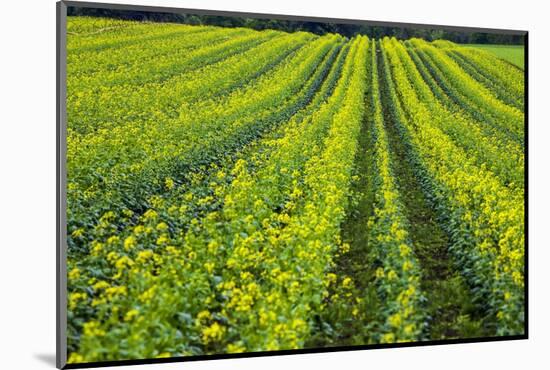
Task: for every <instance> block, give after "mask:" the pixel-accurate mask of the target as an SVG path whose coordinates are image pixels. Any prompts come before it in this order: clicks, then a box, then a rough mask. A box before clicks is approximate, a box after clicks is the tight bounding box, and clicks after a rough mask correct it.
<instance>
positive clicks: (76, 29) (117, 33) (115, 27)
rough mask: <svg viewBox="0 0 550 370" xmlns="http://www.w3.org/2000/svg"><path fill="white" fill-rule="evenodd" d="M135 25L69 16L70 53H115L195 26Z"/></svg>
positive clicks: (126, 22) (68, 46)
mask: <svg viewBox="0 0 550 370" xmlns="http://www.w3.org/2000/svg"><path fill="white" fill-rule="evenodd" d="M152 26H153V25H152V24H151V23H148V22H132V21H123V20H115V19H108V18H92V17H68V18H67V36H68V37H67V51H73V52H79V53H96V52H98V51H102V50H108V49H111V50H116V49H119V48H122V47H126V46H130V45H134V44H138V43H140V42H144V41H152V40H156V39H162V38H164V37H166V36H167V35H170V34H173V33H181V32H182V31H183V30H187V29H192V28H193V26H187V25H181V24H173V23H155V24H154V27H152Z"/></svg>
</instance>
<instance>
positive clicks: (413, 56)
mask: <svg viewBox="0 0 550 370" xmlns="http://www.w3.org/2000/svg"><path fill="white" fill-rule="evenodd" d="M433 21H434V22H437V19H434V20H433ZM526 56H527V32H525V31H513V30H491V29H475V28H460V27H451V26H435V25H434V26H432V25H415V24H401V23H387V22H374V21H361V20H344V19H323V18H308V17H298V16H284V15H266V14H248V13H230V12H219V11H213V10H190V9H175V8H153V7H144V6H133V5H112V4H98V3H85V2H60V3H58V215H57V216H58V230H57V232H58V318H57V319H58V338H57V339H58V344H57V345H58V367H60V368H63V367H66V368H75V367H87V366H103V365H105V366H106V365H113V364H139V363H153V362H167V361H185V360H197V359H203V360H207V359H214V358H231V357H236V356H241V357H242V356H259V355H277V354H292V353H309V352H324V351H340V350H356V349H370V348H385V347H402V346H411V345H428V344H430V345H431V344H449V343H464V342H480V341H491V340H509V339H525V338H527V317H526V313H527V310H526V305H527V288H526V287H527V280H526V261H527V260H526V255H527V250H526V247H527V244H526V240H527V235H526V206H527V202H526V195H527V161H526V160H527V157H526V155H527V144H528V143H527V89H526V87H527V60H526Z"/></svg>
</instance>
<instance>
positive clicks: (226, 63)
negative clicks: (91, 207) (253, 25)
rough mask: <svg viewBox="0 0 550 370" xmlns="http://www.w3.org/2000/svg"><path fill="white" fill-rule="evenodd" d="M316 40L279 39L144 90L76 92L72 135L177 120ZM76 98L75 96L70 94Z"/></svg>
mask: <svg viewBox="0 0 550 370" xmlns="http://www.w3.org/2000/svg"><path fill="white" fill-rule="evenodd" d="M308 41H311V36H308V35H307V34H303V33H302V34H293V35H290V36H287V37H278V38H273V39H271V40H269V41H266V42H264V43H262V44H260V45H258V46H255V47H252V48H251V49H248V50H246V51H244V52H243V53H238V54H235V55H232V56H230V57H228V58H227V59H224V60H221V61H218V62H217V63H214V64H205V65H204V66H201V68H199V69H198V70H194V71H192V72H188V73H182V74H180V75H178V76H175V77H173V78H171V79H169V80H167V81H162V82H157V83H148V84H146V85H142V86H136V87H129V86H127V85H119V86H112V87H108V88H105V89H100V90H84V91H82V90H81V89H79V88H75V89H76V92H75V93H74V94H69V97H68V114H69V127H70V129H71V130H72V131H71V133H72V134H74V133H77V134H85V133H87V132H90V131H91V132H94V134H96V133H97V131H98V129H101V128H109V127H112V126H122V125H124V124H132V123H133V122H135V121H144V120H149V119H154V120H163V119H170V118H174V117H177V116H178V115H179V110H180V106H181V102H182V101H185V102H186V104H187V105H189V104H191V103H193V102H195V101H197V100H199V99H202V100H212V99H217V100H218V101H219V100H220V95H222V94H227V93H229V92H231V91H232V90H236V89H238V88H239V87H242V86H244V85H245V84H250V83H253V82H254V80H255V79H256V78H257V77H258V76H261V75H263V74H265V73H267V72H268V71H269V70H271V69H273V68H274V67H275V66H277V65H278V64H280V63H281V62H283V61H284V60H285V59H287V58H290V56H292V55H293V53H295V52H296V50H297V49H299V48H301V47H302V46H304V44H305V43H306V42H308ZM69 93H70V91H69Z"/></svg>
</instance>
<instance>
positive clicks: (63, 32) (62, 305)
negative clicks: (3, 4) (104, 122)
mask: <svg viewBox="0 0 550 370" xmlns="http://www.w3.org/2000/svg"><path fill="white" fill-rule="evenodd" d="M67 7H81V8H103V9H115V10H134V11H135V10H137V11H147V12H157V13H193V14H199V15H213V16H216V15H217V16H229V17H247V18H257V19H278V20H290V21H309V22H327V23H342V24H359V25H370V26H389V27H404V28H414V29H418V28H429V29H444V30H450V31H461V32H483V33H498V34H518V35H523V36H524V69H523V71H524V81H525V82H524V132H525V147H524V158H525V167H524V168H525V172H524V181H525V182H524V183H525V189H524V228H525V244H524V266H525V273H524V281H525V289H524V293H525V299H524V305H525V309H524V314H525V319H524V333H523V334H521V335H508V336H495V337H479V338H463V339H442V340H429V341H419V342H409V343H389V344H365V345H356V346H334V347H315V348H303V349H291V350H278V351H262V352H245V353H233V354H227V353H226V354H212V355H198V356H188V357H186V356H176V357H169V358H149V359H131V360H115V361H100V362H83V363H78V364H67V340H66V326H67V307H66V303H67V279H66V273H67V271H66V263H67V255H66V253H67V244H66V242H65V240H66V238H67V231H66V145H67V139H66V129H67V111H66V94H67V91H66V90H67V86H66V77H67V68H66V59H67V58H66V37H67ZM56 19H57V22H56V23H57V24H56V48H57V52H56V57H57V63H56V121H57V122H56V132H57V142H56V179H57V184H56V297H57V298H56V304H57V307H56V308H57V309H56V367H57V368H58V369H82V368H96V367H106V366H126V365H143V364H162V363H174V362H191V361H204V360H221V359H234V358H251V357H268V356H283V355H295V354H313V353H329V352H343V351H361V350H368V349H384V348H408V347H424V346H433V345H447V344H467V343H484V342H500V341H511V340H525V339H529V268H528V264H529V258H528V256H529V253H528V250H529V248H528V244H529V243H528V239H529V222H528V221H529V217H528V215H529V212H528V210H529V196H528V194H529V192H528V189H529V125H528V122H529V113H528V112H529V31H526V30H510V29H497V28H478V27H459V26H447V25H434V24H421V23H401V22H383V21H370V20H359V19H341V18H325V17H308V16H297V15H283V14H265V13H248V12H232V11H220V10H207V9H189V8H174V7H159V6H147V5H131V4H110V3H97V2H85V1H82V2H81V1H65V0H62V1H58V2H57V3H56Z"/></svg>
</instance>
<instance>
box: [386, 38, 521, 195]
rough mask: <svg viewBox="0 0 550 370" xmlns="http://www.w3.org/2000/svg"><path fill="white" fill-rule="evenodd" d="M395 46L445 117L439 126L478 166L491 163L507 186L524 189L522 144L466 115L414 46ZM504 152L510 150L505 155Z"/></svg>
mask: <svg viewBox="0 0 550 370" xmlns="http://www.w3.org/2000/svg"><path fill="white" fill-rule="evenodd" d="M395 46H396V52H397V53H399V55H400V56H401V58H402V61H403V65H404V67H405V68H406V71H407V74H408V76H409V79H410V80H411V81H413V82H414V84H415V87H416V91H417V93H418V94H419V96H420V97H421V98H422V100H423V101H424V102H426V103H427V104H429V105H430V108H431V109H432V110H434V111H435V112H437V114H439V115H440V116H441V117H445V119H442V120H441V122H440V125H439V128H440V129H441V130H442V131H443V132H444V133H446V134H447V135H449V136H450V138H451V139H452V140H453V141H454V142H455V143H456V144H457V145H459V146H460V147H462V148H463V149H464V150H465V151H467V152H468V153H469V155H471V156H472V158H473V159H474V160H475V161H476V163H477V164H478V165H481V164H485V165H487V166H488V168H489V169H491V170H492V171H493V172H494V173H495V174H496V175H497V176H498V177H499V180H500V181H501V182H502V184H503V185H505V186H510V187H513V188H515V189H523V185H524V166H523V163H524V155H523V149H522V148H521V146H520V145H519V144H517V143H516V142H515V141H512V140H507V137H505V136H504V137H503V136H501V135H499V132H498V131H496V130H490V129H488V128H487V126H486V125H484V124H483V123H482V122H479V121H475V120H473V119H472V118H471V117H470V116H469V115H467V114H464V113H463V111H462V109H461V107H460V106H457V105H456V104H454V103H453V101H452V100H451V99H450V98H449V97H448V96H447V95H446V94H445V91H444V90H443V89H442V88H441V87H440V86H439V85H438V83H437V81H436V80H435V79H434V78H433V77H432V76H431V75H430V73H429V72H428V70H427V68H426V66H425V65H424V64H423V63H422V61H421V59H420V58H419V57H418V55H417V54H416V52H415V51H414V50H413V49H410V48H409V49H407V50H406V51H405V48H404V47H403V45H400V44H396V45H395ZM407 52H408V54H409V55H407ZM503 152H506V153H508V155H507V156H506V157H504V158H503V157H502V153H503Z"/></svg>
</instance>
